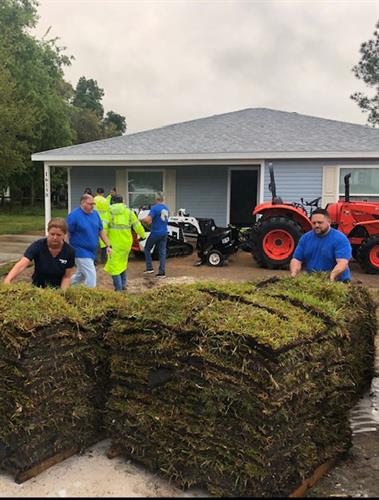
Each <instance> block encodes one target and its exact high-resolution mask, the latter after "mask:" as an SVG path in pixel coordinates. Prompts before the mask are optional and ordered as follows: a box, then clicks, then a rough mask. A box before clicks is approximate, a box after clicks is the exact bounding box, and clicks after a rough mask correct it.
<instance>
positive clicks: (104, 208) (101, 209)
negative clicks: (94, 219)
mask: <svg viewBox="0 0 379 500" xmlns="http://www.w3.org/2000/svg"><path fill="white" fill-rule="evenodd" d="M94 202H95V203H96V206H95V210H96V212H98V214H99V216H100V219H101V222H102V223H103V229H104V231H105V234H108V220H109V205H108V203H107V200H106V199H105V198H104V196H102V195H100V194H97V195H96V196H95V197H94ZM99 245H100V248H104V247H105V243H104V242H103V240H102V239H101V238H99Z"/></svg>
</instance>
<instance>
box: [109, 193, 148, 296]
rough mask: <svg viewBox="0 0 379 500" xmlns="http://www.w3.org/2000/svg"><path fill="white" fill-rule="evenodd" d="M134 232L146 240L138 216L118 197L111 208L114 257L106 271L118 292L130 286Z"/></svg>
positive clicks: (110, 238) (110, 235)
mask: <svg viewBox="0 0 379 500" xmlns="http://www.w3.org/2000/svg"><path fill="white" fill-rule="evenodd" d="M132 230H133V231H135V232H136V233H137V235H138V236H139V237H140V238H141V239H144V238H145V237H146V235H145V230H144V228H143V226H142V224H141V223H140V221H139V220H138V219H137V216H136V214H135V213H134V212H133V210H131V209H130V208H128V207H126V206H125V205H124V203H123V197H122V196H120V195H116V196H114V197H113V199H112V204H111V205H110V206H109V221H108V238H109V241H110V244H111V245H112V255H108V259H107V262H106V264H105V266H104V271H106V272H107V273H108V274H110V275H111V276H112V280H113V286H114V289H115V291H116V292H121V291H122V290H126V287H127V284H128V260H129V254H130V250H131V248H132V243H133V235H132Z"/></svg>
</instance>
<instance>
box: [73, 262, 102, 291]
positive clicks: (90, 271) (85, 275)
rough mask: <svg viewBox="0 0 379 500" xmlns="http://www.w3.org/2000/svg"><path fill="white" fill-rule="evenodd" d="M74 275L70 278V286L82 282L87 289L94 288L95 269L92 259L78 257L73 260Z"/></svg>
mask: <svg viewBox="0 0 379 500" xmlns="http://www.w3.org/2000/svg"><path fill="white" fill-rule="evenodd" d="M75 265H76V273H75V274H74V275H73V276H72V277H71V285H78V284H79V283H82V282H83V281H84V285H85V286H87V287H88V288H95V286H96V267H95V263H94V261H93V259H90V258H82V257H78V258H76V259H75Z"/></svg>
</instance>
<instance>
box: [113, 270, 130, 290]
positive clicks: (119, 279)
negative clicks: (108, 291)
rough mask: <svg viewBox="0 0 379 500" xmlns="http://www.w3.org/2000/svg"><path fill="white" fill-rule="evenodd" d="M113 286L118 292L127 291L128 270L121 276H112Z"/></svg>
mask: <svg viewBox="0 0 379 500" xmlns="http://www.w3.org/2000/svg"><path fill="white" fill-rule="evenodd" d="M112 280H113V286H114V289H115V290H116V292H121V291H122V290H124V289H125V287H126V284H127V280H128V270H127V269H125V271H123V272H122V273H121V274H114V275H112Z"/></svg>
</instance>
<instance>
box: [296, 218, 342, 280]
mask: <svg viewBox="0 0 379 500" xmlns="http://www.w3.org/2000/svg"><path fill="white" fill-rule="evenodd" d="M311 223H312V226H313V230H312V231H308V232H307V233H305V234H303V236H302V237H301V238H300V240H299V243H298V245H297V247H296V250H295V252H294V254H293V258H292V260H291V262H290V271H291V276H296V275H298V274H299V273H300V271H301V266H302V264H303V263H304V264H305V268H306V270H307V272H308V273H311V272H321V271H328V272H329V273H330V274H329V277H330V280H331V281H343V282H349V281H350V278H351V275H350V269H349V260H350V259H351V245H350V242H349V240H348V239H347V237H346V236H345V235H344V234H343V233H341V232H340V231H337V230H336V229H333V228H332V227H331V226H330V217H329V214H328V212H327V210H325V209H324V208H317V209H316V210H315V211H314V212H313V213H312V217H311Z"/></svg>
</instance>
